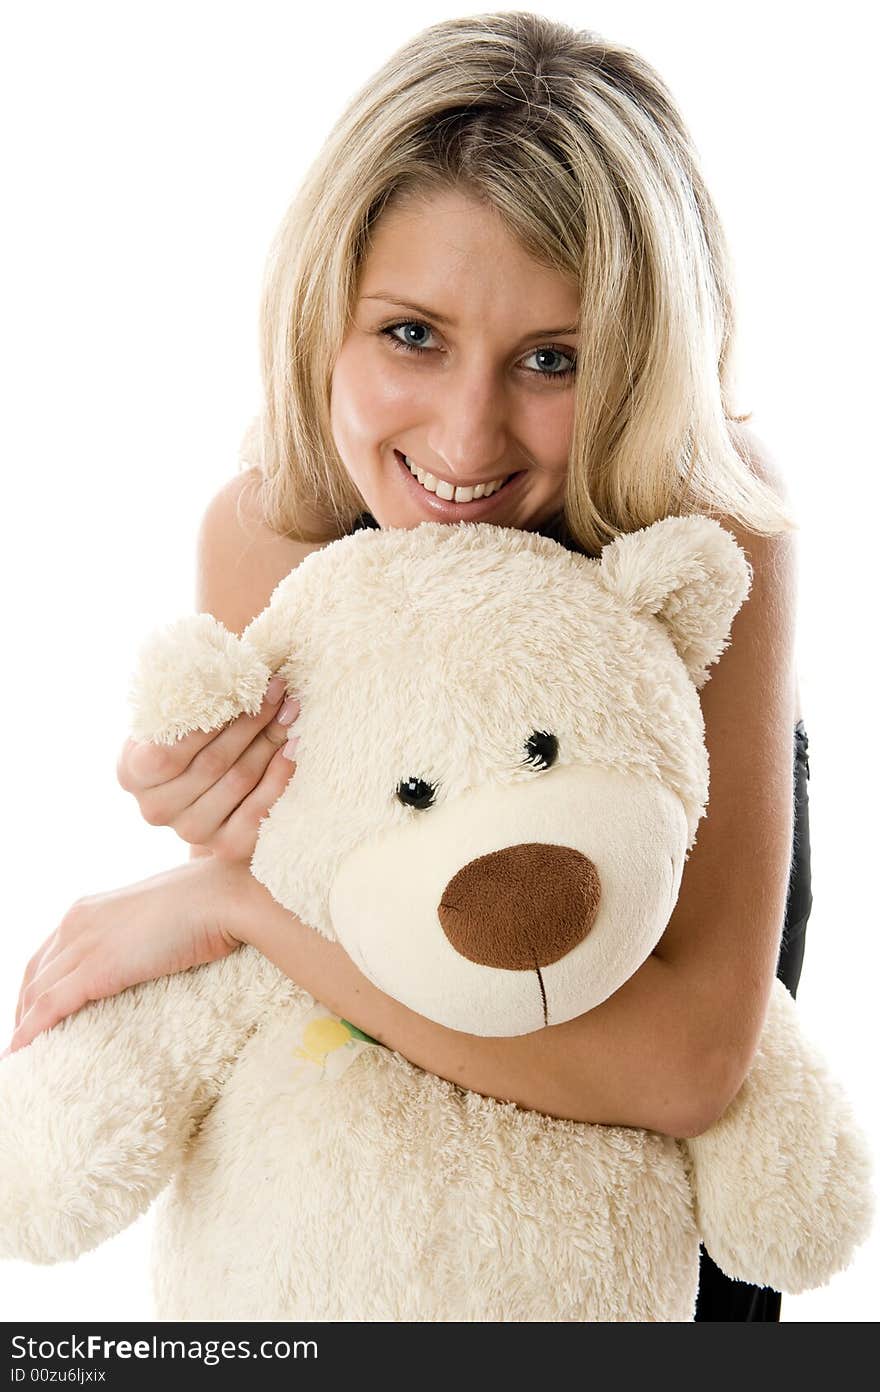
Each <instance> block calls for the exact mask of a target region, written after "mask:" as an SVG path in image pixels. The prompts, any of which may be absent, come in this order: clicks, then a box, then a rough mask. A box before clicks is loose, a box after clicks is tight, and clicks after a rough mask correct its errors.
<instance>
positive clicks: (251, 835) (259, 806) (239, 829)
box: [213, 749, 296, 860]
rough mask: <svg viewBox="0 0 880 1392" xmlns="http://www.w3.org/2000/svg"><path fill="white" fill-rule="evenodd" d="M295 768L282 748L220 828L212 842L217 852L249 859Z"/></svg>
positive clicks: (228, 857)
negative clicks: (262, 824)
mask: <svg viewBox="0 0 880 1392" xmlns="http://www.w3.org/2000/svg"><path fill="white" fill-rule="evenodd" d="M295 769H296V764H294V763H291V761H290V759H287V758H285V756H284V752H283V751H282V750H280V749H279V750H278V752H277V753H276V754H275V756H274V758H273V759H272V761H271V763H270V764H269V767H268V768H267V769H266V772H265V773H264V775H263V777H262V778H261V779H260V782H259V783H258V784H257V786H256V788H254V791H253V792H252V793H251V794H250V796H249V797H247V798H245V800H244V802H243V803H242V804H241V806H240V807H237V808H236V810H235V811H234V812H233V814H232V815H231V816H230V817H229V818H228V819H227V820H226V821H225V822H224V823H223V826H222V827H220V828H219V830H218V832H217V835H216V836H215V838H214V846H213V849H214V851H215V852H216V854H218V855H219V856H221V857H222V858H223V859H227V860H250V858H251V856H252V855H253V852H254V846H255V845H256V841H257V833H258V832H259V829H260V822H261V821H262V820H263V818H264V817H266V816H268V814H269V810H270V808H272V807H273V806H274V804H275V803H276V802H277V801H278V799H279V798H280V796H281V794H282V793H283V792H284V789H285V788H286V787H287V785H288V783H289V782H290V778H291V774H293V773H294V771H295Z"/></svg>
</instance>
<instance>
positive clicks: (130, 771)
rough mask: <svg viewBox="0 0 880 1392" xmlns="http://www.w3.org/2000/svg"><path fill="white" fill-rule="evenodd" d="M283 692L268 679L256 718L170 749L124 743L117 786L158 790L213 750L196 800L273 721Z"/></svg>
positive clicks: (194, 735)
mask: <svg viewBox="0 0 880 1392" xmlns="http://www.w3.org/2000/svg"><path fill="white" fill-rule="evenodd" d="M284 690H285V688H284V680H283V678H281V677H279V676H275V677H272V679H271V680H270V682H269V684H268V686H267V688H266V694H265V696H264V697H263V701H262V704H261V706H260V709H259V710H258V711H257V713H256V715H240V716H237V717H236V719H235V720H232V721H230V722H229V724H228V725H225V726H223V727H222V728H221V729H220V730H207V731H206V730H192V731H191V732H190V734H188V735H184V736H183V738H182V739H179V740H177V741H176V742H175V743H174V744H170V745H165V744H153V743H150V742H148V741H147V742H141V741H138V740H134V739H128V740H126V742H125V745H124V746H123V749H122V754H121V755H120V759H119V763H118V765H117V770H116V775H117V778H118V780H119V782H120V784H121V785H122V787H123V788H124V789H125V790H126V792H129V793H144V792H147V791H149V789H151V788H158V787H160V786H162V785H165V784H167V783H170V782H172V781H173V780H175V779H176V778H179V777H180V776H181V775H182V774H185V773H186V772H187V771H188V770H189V769H190V766H191V765H192V764H194V763H195V762H196V761H197V759H198V757H199V755H201V754H202V753H203V751H205V750H207V749H209V748H211V747H212V746H215V748H214V749H213V752H212V756H211V758H210V759H209V760H207V767H206V761H205V760H202V765H201V772H200V774H199V776H198V777H197V779H196V783H197V784H198V782H199V780H200V779H201V780H202V783H201V787H199V788H198V791H197V792H195V793H194V795H193V796H194V797H197V796H198V795H199V792H203V791H204V789H205V788H206V787H208V786H209V785H210V784H211V783H213V782H216V780H217V778H219V777H221V776H222V774H223V773H224V772H225V771H226V769H227V768H229V766H230V764H232V763H234V761H235V759H236V758H237V756H238V753H240V752H241V750H242V749H244V748H245V747H246V746H247V745H248V744H249V743H250V742H251V740H252V739H253V737H254V733H255V731H257V730H260V729H262V727H263V726H264V725H266V724H267V723H268V721H270V720H271V719H272V718H273V716H274V715H275V712H276V710H277V709H278V706H279V703H280V701H281V699H282V697H283V696H284ZM224 761H225V762H224ZM218 770H219V771H218ZM190 801H192V799H190Z"/></svg>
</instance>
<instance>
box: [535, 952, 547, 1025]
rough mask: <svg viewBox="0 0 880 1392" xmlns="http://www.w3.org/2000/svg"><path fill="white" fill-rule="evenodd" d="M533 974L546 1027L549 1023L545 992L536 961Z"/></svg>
mask: <svg viewBox="0 0 880 1392" xmlns="http://www.w3.org/2000/svg"><path fill="white" fill-rule="evenodd" d="M535 974H536V976H537V978H538V985H539V986H540V988H541V1006H542V1008H543V1011H544V1024H545V1026H546V1025H548V1024H549V1023H550V1021H549V1020H548V1019H547V992H546V991H545V990H544V978H543V976H542V975H541V968H540V967H539V966H538V963H537V961H536V962H535Z"/></svg>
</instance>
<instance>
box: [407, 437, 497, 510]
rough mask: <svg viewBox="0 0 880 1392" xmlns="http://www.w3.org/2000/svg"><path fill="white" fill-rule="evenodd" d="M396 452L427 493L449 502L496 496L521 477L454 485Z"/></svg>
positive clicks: (474, 500) (464, 501) (473, 500)
mask: <svg viewBox="0 0 880 1392" xmlns="http://www.w3.org/2000/svg"><path fill="white" fill-rule="evenodd" d="M394 453H395V454H396V455H397V458H398V459H399V460H400V461H401V462H402V463H403V464H405V465H406V467H407V469H408V470H409V472H410V474H411V475H412V477H413V478H414V479H415V480H416V482H417V483H419V484H421V486H422V488H424V490H425V492H426V493H433V494H434V495H435V496H436V497H438V498H442V499H443V500H444V502H449V503H453V502H454V503H470V502H476V501H477V500H478V499H479V498H491V497H494V495H495V494H496V493H500V492H501V490H502V488H505V487H506V486H507V484H509V483H510V481H511V479H515V478H518V477H519V474H518V473H514V474H505V475H504V476H503V477H502V478H497V479H490V480H489V481H488V483H477V484H474V485H473V486H471V487H461V486H459V487H453V485H452V484H451V483H447V482H446V480H445V479H438V478H435V477H434V475H433V474H430V473H428V471H427V470H426V469H421V468H419V466H418V465H417V464H414V463H413V461H412V460H411V459H410V458H409V456H408V455H406V454H403V453H402V452H401V451H400V450H395V451H394Z"/></svg>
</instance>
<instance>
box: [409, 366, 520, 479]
mask: <svg viewBox="0 0 880 1392" xmlns="http://www.w3.org/2000/svg"><path fill="white" fill-rule="evenodd" d="M437 390H438V398H437V401H436V414H435V417H434V422H433V425H432V427H431V429H430V431H429V432H428V436H427V444H428V448H429V449H430V450H431V453H432V455H433V457H434V460H435V461H436V463H437V466H438V467H440V468H443V469H444V470H445V471H446V472H447V473H448V474H449V476H450V477H451V478H457V477H460V478H464V479H468V478H474V477H480V478H485V479H488V478H489V477H494V475H493V474H492V469H493V468H494V467H495V466H496V465H497V466H498V467H499V468H501V467H502V465H504V464H507V463H509V460H508V459H507V454H508V453H509V450H508V442H507V426H506V419H505V418H506V409H505V408H506V403H505V399H504V391H503V389H502V388H501V386H500V385H499V383H498V380H497V377H495V375H494V374H491V373H489V372H488V371H486V372H484V373H475V372H473V371H471V372H468V371H466V370H463V371H460V372H456V373H449V375H448V376H447V378H446V380H445V381H444V382H443V384H442V386H438V389H437ZM427 467H428V468H429V469H430V465H428V466H427Z"/></svg>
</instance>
